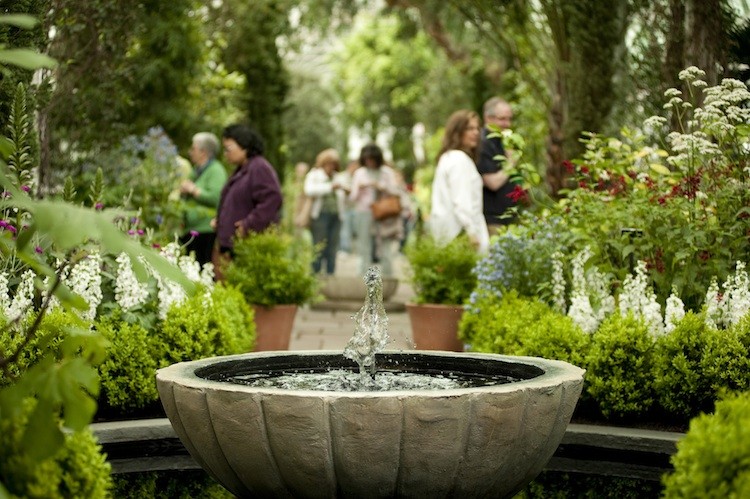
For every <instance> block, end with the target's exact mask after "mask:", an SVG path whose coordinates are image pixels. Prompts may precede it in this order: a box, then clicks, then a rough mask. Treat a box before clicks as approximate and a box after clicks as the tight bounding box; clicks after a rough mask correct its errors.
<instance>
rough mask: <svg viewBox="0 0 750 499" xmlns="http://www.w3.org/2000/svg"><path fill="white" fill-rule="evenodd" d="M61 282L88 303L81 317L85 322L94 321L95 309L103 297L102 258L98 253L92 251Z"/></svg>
mask: <svg viewBox="0 0 750 499" xmlns="http://www.w3.org/2000/svg"><path fill="white" fill-rule="evenodd" d="M63 282H64V283H65V284H66V285H67V286H68V287H69V288H70V290H71V291H73V292H74V293H76V294H77V295H79V296H80V297H81V298H83V299H84V300H86V303H88V305H89V308H88V310H86V311H84V312H83V313H82V314H81V316H82V317H83V318H84V319H87V320H94V318H95V317H96V309H97V307H98V306H99V304H100V303H101V302H102V297H103V296H102V256H101V255H100V254H99V252H98V251H93V252H91V253H90V254H89V255H87V256H86V257H85V258H84V259H82V260H81V261H80V262H78V263H77V264H76V265H75V266H74V267H73V269H72V271H71V272H70V273H69V274H68V275H66V276H65V277H64V279H63Z"/></svg>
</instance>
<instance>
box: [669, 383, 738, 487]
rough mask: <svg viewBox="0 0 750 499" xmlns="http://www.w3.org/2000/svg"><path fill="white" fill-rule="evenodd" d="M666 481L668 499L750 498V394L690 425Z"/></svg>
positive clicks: (722, 403)
mask: <svg viewBox="0 0 750 499" xmlns="http://www.w3.org/2000/svg"><path fill="white" fill-rule="evenodd" d="M672 465H673V466H674V472H673V473H671V474H668V475H666V476H665V477H664V485H665V490H664V496H665V497H667V498H696V499H698V498H704V497H716V498H725V497H736V498H741V497H750V393H749V392H745V393H743V394H741V395H736V396H733V397H730V398H728V399H725V400H723V401H720V402H718V403H717V404H716V412H715V413H714V414H710V415H709V414H704V415H702V416H699V417H697V418H695V419H693V420H692V421H691V422H690V429H689V431H688V433H687V435H686V436H685V438H684V439H683V440H681V441H680V442H678V444H677V453H676V454H675V455H674V456H672Z"/></svg>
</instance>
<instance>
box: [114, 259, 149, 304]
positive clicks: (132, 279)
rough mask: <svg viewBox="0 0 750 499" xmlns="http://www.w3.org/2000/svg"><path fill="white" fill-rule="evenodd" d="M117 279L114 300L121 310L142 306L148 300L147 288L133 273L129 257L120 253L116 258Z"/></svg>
mask: <svg viewBox="0 0 750 499" xmlns="http://www.w3.org/2000/svg"><path fill="white" fill-rule="evenodd" d="M116 261H117V277H116V278H115V300H116V301H117V304H118V305H120V308H122V309H123V310H130V309H133V308H135V307H137V306H139V305H143V304H144V303H146V301H147V300H148V286H147V285H146V284H145V283H141V282H139V281H138V279H137V278H136V276H135V273H134V272H133V265H132V263H131V261H130V257H129V256H128V255H127V254H125V253H120V255H119V256H118V257H117V260H116Z"/></svg>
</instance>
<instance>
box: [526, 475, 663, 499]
mask: <svg viewBox="0 0 750 499" xmlns="http://www.w3.org/2000/svg"><path fill="white" fill-rule="evenodd" d="M661 490H662V487H661V484H659V482H653V481H650V480H638V479H635V478H620V477H607V476H596V475H585V474H580V473H560V472H555V471H543V472H542V473H541V474H540V475H539V476H538V477H536V478H535V479H534V481H532V482H531V483H530V484H529V485H528V486H527V487H526V488H525V489H524V490H523V491H522V492H521V493H520V494H519V495H518V496H517V498H518V499H535V498H538V499H567V498H569V497H575V498H580V499H646V498H654V499H656V498H658V497H659V496H660V495H661Z"/></svg>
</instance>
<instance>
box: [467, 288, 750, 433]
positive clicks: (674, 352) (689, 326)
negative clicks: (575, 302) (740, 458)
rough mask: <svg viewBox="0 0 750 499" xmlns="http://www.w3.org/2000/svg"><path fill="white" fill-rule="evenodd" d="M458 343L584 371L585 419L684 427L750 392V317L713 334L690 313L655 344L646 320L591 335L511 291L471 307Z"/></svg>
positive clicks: (614, 321) (613, 323) (611, 324)
mask: <svg viewBox="0 0 750 499" xmlns="http://www.w3.org/2000/svg"><path fill="white" fill-rule="evenodd" d="M459 335H460V336H461V338H462V339H463V340H464V341H465V342H466V343H469V344H470V345H471V348H472V350H474V351H480V352H491V353H500V354H506V355H530V356H537V357H545V358H551V359H558V360H564V361H567V362H570V363H572V364H575V365H578V366H580V367H582V368H584V369H586V370H587V373H586V376H585V380H584V390H583V394H582V397H581V403H579V406H578V409H577V411H576V414H577V415H578V416H581V417H585V418H588V417H597V418H602V417H603V418H604V419H605V420H609V421H616V422H618V423H636V422H637V423H644V422H647V421H652V422H655V423H662V424H663V423H666V424H668V425H679V424H682V425H686V423H687V421H688V420H689V419H690V418H692V417H695V416H697V415H698V414H700V413H701V412H703V411H709V410H711V409H712V408H713V404H714V401H715V400H717V398H718V397H719V396H720V394H721V393H723V392H724V391H742V390H748V389H750V317H748V318H745V319H744V320H742V321H740V322H739V323H738V324H736V325H735V326H733V327H731V328H729V329H727V330H716V329H714V328H710V327H708V326H706V325H705V324H704V322H703V318H702V317H701V316H700V315H696V314H692V313H688V314H687V315H686V316H685V317H684V318H683V319H682V321H681V322H679V323H678V326H677V328H676V329H675V330H674V331H672V332H671V333H669V334H666V335H663V336H660V337H658V338H654V337H653V336H651V335H650V334H649V330H648V327H647V326H646V325H645V324H644V323H643V322H642V321H641V320H639V319H636V318H634V317H632V316H625V317H623V316H621V315H620V314H617V313H615V314H613V315H612V316H610V317H609V318H607V319H606V320H605V321H604V322H603V323H602V324H601V325H600V327H599V329H598V330H597V331H595V332H594V333H593V334H587V333H584V332H582V331H581V330H580V328H578V327H577V326H576V325H575V324H574V323H573V322H572V321H571V320H570V318H568V317H566V316H564V315H562V314H560V313H558V312H556V311H554V310H553V309H551V308H550V307H549V306H547V305H546V304H544V303H542V302H540V301H538V300H535V299H533V298H527V297H520V296H519V295H518V293H516V292H515V291H510V292H507V293H505V294H504V295H503V296H502V297H501V298H497V297H492V296H484V297H482V298H481V299H480V300H479V301H478V302H476V303H475V304H473V305H472V306H471V307H469V308H468V309H467V311H466V312H465V313H464V316H463V318H462V320H461V323H460V326H459Z"/></svg>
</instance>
